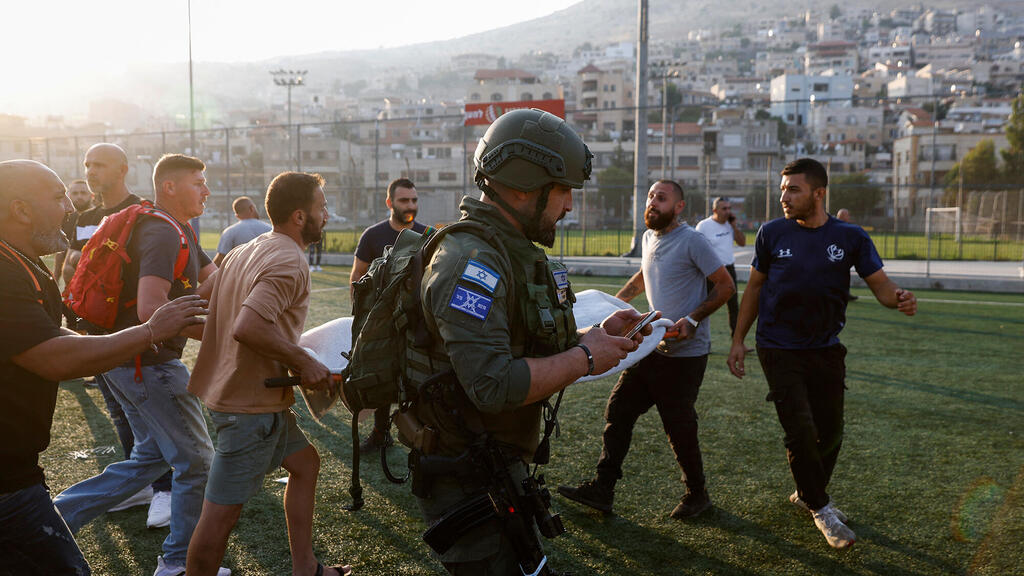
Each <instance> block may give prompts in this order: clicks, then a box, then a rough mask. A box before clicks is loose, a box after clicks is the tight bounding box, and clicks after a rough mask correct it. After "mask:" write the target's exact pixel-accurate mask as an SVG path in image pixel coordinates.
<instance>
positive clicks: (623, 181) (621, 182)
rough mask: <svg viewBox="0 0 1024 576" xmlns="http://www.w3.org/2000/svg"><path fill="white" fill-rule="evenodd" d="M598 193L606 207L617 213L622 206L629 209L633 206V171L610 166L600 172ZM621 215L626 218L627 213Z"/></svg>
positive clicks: (620, 215) (598, 175)
mask: <svg viewBox="0 0 1024 576" xmlns="http://www.w3.org/2000/svg"><path fill="white" fill-rule="evenodd" d="M597 195H598V197H599V198H601V201H602V202H604V206H605V207H608V208H611V209H612V210H614V211H615V212H616V213H617V212H618V211H619V209H620V207H625V209H626V210H627V211H628V210H629V209H630V208H631V207H632V206H633V173H632V172H627V171H626V170H623V169H622V168H619V167H618V166H609V167H608V168H605V169H604V170H602V171H600V172H598V174H597ZM627 213H628V212H627ZM619 217H620V218H624V217H625V215H624V214H619Z"/></svg>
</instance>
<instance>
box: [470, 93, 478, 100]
mask: <svg viewBox="0 0 1024 576" xmlns="http://www.w3.org/2000/svg"><path fill="white" fill-rule="evenodd" d="M469 99H470V100H471V101H473V102H479V101H480V93H479V92H473V93H472V94H470V95H469Z"/></svg>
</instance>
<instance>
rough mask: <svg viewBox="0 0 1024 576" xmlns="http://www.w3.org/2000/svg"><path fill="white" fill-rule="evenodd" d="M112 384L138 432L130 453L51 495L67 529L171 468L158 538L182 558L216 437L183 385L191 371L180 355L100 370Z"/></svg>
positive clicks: (170, 556)
mask: <svg viewBox="0 0 1024 576" xmlns="http://www.w3.org/2000/svg"><path fill="white" fill-rule="evenodd" d="M104 377H105V378H106V381H107V383H108V384H109V385H110V391H111V393H112V394H113V395H114V397H115V398H116V399H117V401H118V403H119V404H120V405H121V407H122V408H123V409H124V414H125V417H127V418H128V423H129V424H131V427H132V430H133V431H134V432H135V447H134V448H133V449H132V456H131V458H129V459H128V460H124V461H121V462H115V463H113V464H111V465H110V466H107V467H106V469H104V470H103V472H102V473H100V474H99V475H98V476H93V477H92V478H89V479H88V480H85V481H82V482H79V483H78V484H75V485H74V486H72V487H70V488H68V489H67V490H65V491H64V492H62V493H61V494H60V495H58V496H57V498H56V499H55V500H54V504H56V505H57V509H58V510H60V513H61V515H62V516H64V519H65V520H66V521H67V523H68V527H70V528H71V531H72V532H78V530H79V529H80V528H81V527H82V526H84V525H85V524H87V523H88V522H89V521H91V520H92V519H93V518H96V517H97V516H99V515H100V514H103V513H104V512H106V511H107V510H109V509H110V508H111V507H112V506H114V505H116V504H118V503H119V502H121V501H122V500H124V499H125V498H127V497H129V496H131V495H132V494H135V493H136V492H138V491H139V490H141V489H143V488H145V487H146V485H147V484H150V483H152V482H153V481H154V480H156V479H157V478H159V477H160V476H161V475H163V474H165V473H166V472H167V469H168V466H170V467H172V468H173V469H174V482H173V485H172V487H171V532H170V534H169V535H168V536H167V539H165V540H164V543H163V552H164V560H165V561H166V562H167V563H170V564H184V563H185V555H186V553H187V552H188V542H189V540H190V539H191V537H192V531H193V530H194V529H195V527H196V522H198V521H199V512H200V511H201V510H202V507H203V493H204V491H205V490H206V476H207V474H208V473H209V471H210V462H211V460H212V459H213V444H212V443H211V442H210V434H209V432H207V430H206V420H205V418H204V417H203V411H202V407H201V406H200V404H199V399H198V398H196V397H195V396H193V395H192V394H191V393H190V392H188V391H187V390H186V389H185V388H186V386H187V385H188V379H189V373H188V369H187V368H185V365H184V364H182V363H181V361H180V360H172V361H170V362H164V363H163V364H157V365H154V366H143V367H142V382H135V368H134V367H119V368H114V369H113V370H111V371H109V372H106V373H105V374H104Z"/></svg>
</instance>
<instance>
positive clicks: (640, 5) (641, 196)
mask: <svg viewBox="0 0 1024 576" xmlns="http://www.w3.org/2000/svg"><path fill="white" fill-rule="evenodd" d="M637 12H638V13H637V54H636V90H635V92H636V111H635V113H634V122H633V132H634V139H635V142H634V147H633V166H634V169H633V244H632V245H631V246H630V248H629V252H627V253H626V254H623V256H629V257H638V256H640V255H641V251H642V250H643V233H644V229H645V227H644V204H645V203H646V199H647V0H637Z"/></svg>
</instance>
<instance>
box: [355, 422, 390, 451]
mask: <svg viewBox="0 0 1024 576" xmlns="http://www.w3.org/2000/svg"><path fill="white" fill-rule="evenodd" d="M388 446H391V434H381V433H380V432H378V431H377V429H376V428H374V429H373V432H370V435H369V436H367V437H366V439H365V440H363V441H362V442H360V443H359V453H360V454H370V453H372V452H376V451H378V450H380V449H381V448H382V447H385V448H386V447H388Z"/></svg>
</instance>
